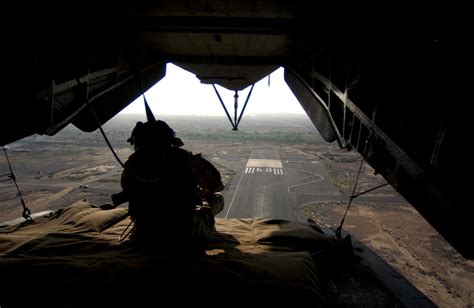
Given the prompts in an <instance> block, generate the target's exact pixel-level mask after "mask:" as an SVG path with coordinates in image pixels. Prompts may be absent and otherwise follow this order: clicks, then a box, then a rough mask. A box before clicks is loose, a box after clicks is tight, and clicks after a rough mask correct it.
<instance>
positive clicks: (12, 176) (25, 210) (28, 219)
mask: <svg viewBox="0 0 474 308" xmlns="http://www.w3.org/2000/svg"><path fill="white" fill-rule="evenodd" d="M3 152H4V153H5V157H6V158H7V163H8V168H10V174H4V175H3V176H5V175H8V177H9V178H10V179H11V180H12V181H13V183H15V187H16V190H17V191H18V196H19V197H20V200H21V205H22V206H23V213H22V216H23V218H24V219H25V223H30V222H32V221H33V218H31V216H30V215H31V211H30V209H29V208H28V207H27V206H26V203H25V200H23V195H22V194H21V190H20V187H19V186H18V183H17V182H16V177H15V174H14V173H13V168H12V165H11V163H10V159H9V158H8V154H7V149H6V148H5V146H3Z"/></svg>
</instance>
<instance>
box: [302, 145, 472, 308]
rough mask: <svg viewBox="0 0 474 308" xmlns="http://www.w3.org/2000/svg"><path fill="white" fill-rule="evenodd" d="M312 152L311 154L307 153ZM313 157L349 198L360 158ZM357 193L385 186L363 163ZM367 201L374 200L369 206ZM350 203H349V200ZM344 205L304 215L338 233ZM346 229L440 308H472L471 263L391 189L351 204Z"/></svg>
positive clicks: (320, 206)
mask: <svg viewBox="0 0 474 308" xmlns="http://www.w3.org/2000/svg"><path fill="white" fill-rule="evenodd" d="M309 151H312V150H309ZM324 151H325V152H319V153H318V152H314V154H315V155H319V156H320V157H321V159H322V160H323V161H324V162H325V164H326V167H327V170H328V171H329V174H330V176H331V177H332V180H333V181H334V183H335V184H336V185H337V186H338V188H339V190H340V191H341V192H342V193H345V194H347V195H349V194H350V193H351V192H352V189H353V186H354V181H355V176H356V174H357V171H358V168H359V165H360V164H359V162H360V157H359V155H357V154H355V153H352V152H345V151H342V150H339V149H336V148H332V147H326V149H325V150H324ZM362 170H363V171H362V176H361V178H360V180H359V184H360V185H358V188H357V189H356V192H360V191H363V190H366V189H368V188H371V187H374V186H377V185H379V184H382V183H384V179H383V178H381V177H380V176H375V175H374V172H373V169H372V168H371V167H370V166H368V165H367V164H365V163H364V165H363V169H362ZM371 198H372V199H373V200H371ZM347 199H348V198H347ZM346 205H347V201H344V202H336V203H334V202H318V203H313V204H310V205H308V206H307V208H306V214H307V216H308V217H311V218H312V219H314V220H315V221H316V222H318V223H319V224H321V225H323V226H325V227H329V228H336V227H337V226H338V225H339V223H340V221H341V218H342V217H343V215H344V211H345V210H346ZM344 229H345V230H347V232H349V233H350V234H351V235H352V236H354V237H355V238H357V239H359V240H360V241H362V242H363V243H364V244H365V245H367V246H369V247H370V248H372V249H373V250H374V251H375V252H376V253H377V254H378V255H379V256H381V257H382V258H383V259H384V260H385V261H387V262H388V263H389V264H390V265H392V266H393V267H394V268H395V269H396V270H397V271H399V272H400V273H401V274H402V275H403V276H404V277H405V278H407V279H408V280H409V281H410V282H411V283H412V284H413V285H414V286H416V287H417V288H418V289H419V290H420V291H421V292H423V293H424V294H425V295H426V296H428V297H429V298H430V299H431V300H432V301H433V302H434V303H435V304H436V305H438V306H440V307H473V305H474V261H472V260H466V259H464V258H463V257H462V256H461V255H459V254H458V253H457V252H456V251H455V250H454V249H453V248H451V246H450V245H449V244H448V243H447V242H446V241H445V240H444V239H443V238H442V237H441V236H440V235H439V234H438V233H437V232H436V230H434V229H433V228H432V227H431V226H430V225H429V224H428V223H427V222H426V221H425V220H424V218H423V217H422V216H421V215H420V214H419V213H418V212H417V211H416V210H415V209H414V208H413V207H412V206H411V205H410V204H408V203H407V202H406V201H405V200H404V199H403V198H401V197H400V196H399V195H398V193H397V192H396V191H394V190H393V189H392V188H391V187H390V186H388V187H384V188H382V189H380V190H376V191H374V192H372V193H370V194H369V195H366V196H365V199H364V200H363V201H358V200H357V199H355V201H353V203H352V205H351V207H350V209H349V212H348V214H347V217H346V219H345V223H344Z"/></svg>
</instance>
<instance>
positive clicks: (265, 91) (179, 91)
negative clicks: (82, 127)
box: [121, 64, 305, 115]
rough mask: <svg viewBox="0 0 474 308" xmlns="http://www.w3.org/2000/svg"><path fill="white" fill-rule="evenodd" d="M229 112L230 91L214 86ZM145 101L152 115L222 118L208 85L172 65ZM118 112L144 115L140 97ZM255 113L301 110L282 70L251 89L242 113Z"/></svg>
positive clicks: (231, 109) (241, 97)
mask: <svg viewBox="0 0 474 308" xmlns="http://www.w3.org/2000/svg"><path fill="white" fill-rule="evenodd" d="M217 89H218V90H219V93H220V95H221V97H222V99H223V101H224V103H225V105H226V106H227V109H228V110H229V113H230V114H231V115H233V112H234V107H233V106H234V92H233V91H230V90H227V89H225V88H222V87H220V86H217ZM249 90H250V87H248V88H246V89H244V90H243V91H239V113H240V110H241V108H242V106H243V105H244V103H245V99H246V98H247V93H248V91H249ZM145 95H146V99H147V101H148V104H149V105H150V108H151V109H152V110H153V113H155V114H157V115H160V114H199V115H225V113H224V109H223V108H222V106H221V104H220V102H219V99H218V98H217V95H216V93H215V92H214V89H213V88H212V85H207V84H201V83H200V81H199V79H198V78H197V77H196V76H195V75H194V74H192V73H189V72H188V71H185V70H183V69H181V68H179V67H177V66H175V65H173V64H168V65H167V70H166V76H165V77H164V78H163V79H162V80H161V81H160V82H158V83H157V84H156V85H155V86H153V87H152V88H150V90H148V91H147V92H146V94H145ZM121 113H139V114H145V108H144V106H143V98H142V97H139V98H138V99H137V100H135V101H134V102H133V103H131V104H130V105H129V106H128V107H127V108H125V109H124V110H122V112H121ZM255 113H298V114H304V113H305V112H304V110H303V108H302V107H301V105H300V104H299V103H298V101H297V100H296V98H295V96H294V95H293V93H292V92H291V90H290V89H289V88H288V86H287V85H286V83H285V81H284V79H283V68H279V69H278V70H276V71H275V72H273V73H272V74H271V76H270V87H268V77H265V78H263V79H262V80H260V81H259V82H258V83H256V84H255V87H254V89H253V91H252V95H251V96H250V100H249V102H248V104H247V108H246V109H245V114H255Z"/></svg>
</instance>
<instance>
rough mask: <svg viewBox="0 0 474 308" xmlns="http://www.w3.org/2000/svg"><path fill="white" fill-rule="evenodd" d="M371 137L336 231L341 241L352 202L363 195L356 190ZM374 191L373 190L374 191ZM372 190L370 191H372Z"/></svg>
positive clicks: (370, 135)
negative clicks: (343, 226) (356, 192)
mask: <svg viewBox="0 0 474 308" xmlns="http://www.w3.org/2000/svg"><path fill="white" fill-rule="evenodd" d="M370 137H372V132H370V134H369V135H368V136H367V139H365V145H364V151H363V152H362V157H361V160H360V165H359V170H358V171H357V176H356V180H355V182H354V187H353V188H352V194H351V195H350V197H349V201H348V202H347V207H346V211H345V212H344V216H342V219H341V223H340V224H339V227H337V229H336V237H337V238H338V239H341V230H342V225H344V221H345V219H346V215H347V212H348V211H349V208H350V207H351V204H352V200H354V199H355V198H357V197H358V196H360V195H361V194H357V195H356V194H355V191H356V188H357V183H358V182H359V177H360V173H361V171H362V165H363V164H364V155H365V154H366V151H367V145H368V144H369V139H370ZM384 186H385V185H384ZM374 189H375V188H374ZM374 189H372V190H374ZM372 190H370V191H372Z"/></svg>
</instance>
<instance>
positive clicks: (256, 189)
mask: <svg viewBox="0 0 474 308" xmlns="http://www.w3.org/2000/svg"><path fill="white" fill-rule="evenodd" d="M219 159H220V161H222V160H223V159H229V160H233V161H234V162H235V166H236V171H237V173H236V175H235V177H234V179H233V180H232V182H231V184H230V186H229V187H227V189H226V190H225V191H224V198H225V200H226V203H225V207H224V210H223V211H222V212H221V213H220V214H219V215H218V217H222V218H249V217H265V218H277V219H287V220H294V221H295V220H296V221H306V217H305V215H304V205H305V204H307V203H310V202H314V201H317V200H321V199H327V198H334V197H336V198H339V196H340V193H339V190H338V189H337V188H336V186H335V185H334V184H333V183H332V181H331V180H330V179H329V178H328V177H327V175H326V170H325V168H324V166H323V165H322V164H321V163H320V162H319V161H317V160H315V159H313V158H312V157H310V156H308V155H303V154H299V153H295V154H292V155H291V156H281V155H280V151H279V150H278V149H275V148H274V147H262V148H256V149H253V150H252V151H251V153H250V155H249V157H248V158H243V157H240V160H239V159H235V158H233V157H227V158H226V157H220V158H219Z"/></svg>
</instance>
